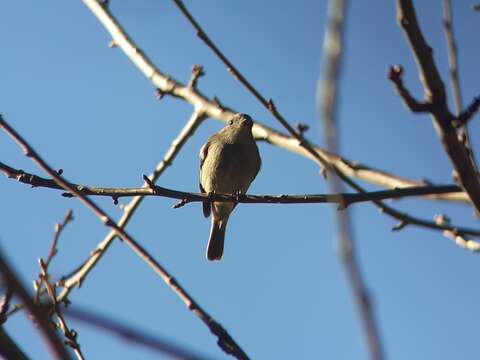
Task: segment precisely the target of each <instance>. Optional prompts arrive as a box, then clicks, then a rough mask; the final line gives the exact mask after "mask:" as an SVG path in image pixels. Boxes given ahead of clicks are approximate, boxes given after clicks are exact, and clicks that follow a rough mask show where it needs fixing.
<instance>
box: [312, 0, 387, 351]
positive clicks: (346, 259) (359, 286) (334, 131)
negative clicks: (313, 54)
mask: <svg viewBox="0 0 480 360" xmlns="http://www.w3.org/2000/svg"><path fill="white" fill-rule="evenodd" d="M345 12H346V1H344V0H331V1H329V3H328V21H327V26H326V31H325V39H324V41H323V43H324V48H323V52H324V61H323V63H324V64H325V65H324V70H323V79H322V80H319V82H318V94H319V98H318V100H317V101H318V104H319V108H320V111H321V115H322V118H323V122H322V123H323V125H324V134H325V140H326V144H327V148H328V150H330V151H333V152H337V151H338V150H339V149H338V145H337V136H338V131H339V129H338V127H337V126H336V121H337V120H336V107H337V98H338V93H339V91H338V87H339V80H338V79H339V75H340V66H341V60H342V57H341V55H342V49H343V29H344V26H345V21H344V17H345ZM328 181H329V184H330V188H331V189H332V191H333V192H335V193H340V192H341V191H342V183H341V181H340V179H339V178H338V177H337V176H329V177H328ZM336 220H337V221H336V222H337V241H338V245H339V249H340V255H341V260H342V262H343V265H344V267H345V271H346V273H347V278H348V280H349V284H350V288H351V290H352V295H353V298H354V300H355V302H356V304H357V308H358V311H359V314H360V317H361V321H362V326H363V331H364V335H365V340H366V342H367V345H368V349H369V352H370V358H371V359H372V360H381V359H383V350H382V343H381V341H380V333H379V330H378V325H377V321H376V320H375V314H374V312H373V308H372V302H371V299H370V295H369V293H368V290H367V285H366V283H365V280H364V279H363V275H362V271H361V269H360V265H359V264H358V261H357V255H356V252H355V242H354V237H353V231H352V226H351V222H350V218H349V212H348V211H337V212H336Z"/></svg>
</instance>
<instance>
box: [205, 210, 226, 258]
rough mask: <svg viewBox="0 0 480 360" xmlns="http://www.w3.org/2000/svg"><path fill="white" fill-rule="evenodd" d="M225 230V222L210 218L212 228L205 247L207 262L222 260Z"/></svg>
mask: <svg viewBox="0 0 480 360" xmlns="http://www.w3.org/2000/svg"><path fill="white" fill-rule="evenodd" d="M226 228H227V222H226V221H225V220H223V221H222V220H217V219H213V218H212V228H211V229H210V238H209V239H208V245H207V259H208V260H210V261H212V260H218V261H220V260H222V256H223V243H224V241H225V230H226Z"/></svg>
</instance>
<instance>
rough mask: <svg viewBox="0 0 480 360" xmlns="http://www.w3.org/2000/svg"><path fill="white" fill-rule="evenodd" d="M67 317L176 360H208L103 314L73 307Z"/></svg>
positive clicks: (66, 313) (66, 312) (67, 311)
mask: <svg viewBox="0 0 480 360" xmlns="http://www.w3.org/2000/svg"><path fill="white" fill-rule="evenodd" d="M64 312H65V315H67V316H68V317H71V318H73V319H75V320H78V321H81V322H84V323H86V324H88V325H91V326H94V327H97V328H99V329H101V330H104V331H108V332H110V333H112V334H113V335H116V336H118V337H119V338H120V339H122V341H126V342H130V343H132V344H137V345H141V346H144V347H145V348H148V349H150V350H154V351H157V352H158V353H162V354H165V355H167V356H169V357H172V358H175V359H185V360H187V359H190V360H202V359H206V358H204V357H202V356H199V355H197V354H195V353H193V352H192V351H189V350H186V349H184V348H182V347H180V346H177V345H174V344H172V343H171V342H169V341H167V340H163V339H160V338H158V337H153V336H152V335H149V334H147V333H145V332H143V331H141V330H140V329H134V328H132V327H131V326H128V325H125V324H122V323H120V322H119V321H116V320H114V319H109V318H107V317H105V316H104V315H101V314H95V313H93V312H91V311H85V310H79V309H76V308H75V309H72V308H71V307H69V308H67V309H65V310H64Z"/></svg>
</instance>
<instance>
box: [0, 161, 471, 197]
mask: <svg viewBox="0 0 480 360" xmlns="http://www.w3.org/2000/svg"><path fill="white" fill-rule="evenodd" d="M0 171H3V172H4V173H5V175H6V176H7V177H9V178H14V179H17V180H18V181H20V182H22V183H25V184H29V185H32V187H46V188H50V189H56V190H64V189H63V188H62V187H61V186H59V185H58V184H57V183H56V182H55V181H54V180H52V179H46V178H42V177H39V176H37V175H33V174H30V173H26V172H24V171H23V170H17V169H14V168H12V167H10V166H8V165H6V164H4V163H2V162H0ZM147 179H148V178H147ZM146 181H147V180H146ZM148 181H149V180H148ZM148 181H147V183H148ZM69 184H70V186H72V187H73V188H75V189H76V190H77V191H78V192H80V193H82V194H83V195H88V196H108V197H112V198H113V199H114V200H116V199H119V198H122V197H131V196H160V197H167V198H172V199H179V200H186V203H187V202H199V201H204V200H210V201H220V202H221V201H224V202H237V203H246V204H305V203H337V204H340V200H339V199H340V198H342V199H343V201H345V202H346V206H348V205H350V204H354V203H359V202H366V201H372V200H386V199H399V198H403V197H409V196H424V197H426V196H429V195H441V194H452V193H457V192H461V191H463V190H462V189H461V188H460V187H459V186H457V185H424V186H411V187H406V188H396V189H392V190H380V191H372V192H366V193H343V194H305V195H249V194H240V195H228V194H210V195H208V194H201V193H192V192H185V191H178V190H173V189H168V188H165V187H161V186H156V185H153V184H148V186H143V187H140V188H110V187H108V188H102V187H96V186H87V185H79V184H76V183H69ZM62 196H64V197H74V195H73V194H71V193H63V194H62Z"/></svg>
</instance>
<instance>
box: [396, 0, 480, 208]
mask: <svg viewBox="0 0 480 360" xmlns="http://www.w3.org/2000/svg"><path fill="white" fill-rule="evenodd" d="M397 19H398V23H399V25H400V26H401V27H402V28H403V31H404V33H405V36H406V38H407V40H408V41H409V44H410V48H411V49H412V51H413V54H414V57H415V60H416V62H417V68H418V71H419V73H420V79H421V81H422V84H423V88H424V93H425V101H426V102H427V103H429V104H430V105H431V107H432V108H431V109H430V110H429V112H430V114H431V117H432V119H433V122H434V124H435V126H434V127H435V130H436V132H437V135H438V137H439V138H440V141H441V142H442V145H443V147H444V150H445V152H446V153H447V155H448V157H449V158H450V162H451V163H452V165H453V167H454V169H455V172H456V178H457V179H458V182H459V184H460V185H461V186H462V188H463V189H465V191H466V192H467V193H468V196H469V197H470V200H471V202H472V204H473V205H474V207H475V209H476V211H477V213H480V179H479V176H478V173H477V171H476V165H475V164H473V163H472V161H471V158H470V156H469V151H468V149H467V148H466V147H465V145H464V144H463V143H462V142H461V141H459V139H458V136H457V131H456V130H455V128H454V119H455V117H454V116H453V115H452V114H451V112H450V110H449V109H448V105H447V98H446V92H445V86H444V84H443V81H442V79H441V77H440V74H439V72H438V69H437V66H436V65H435V61H434V59H433V55H432V49H431V47H430V46H429V45H428V44H427V42H426V41H425V38H424V37H423V33H422V32H421V30H420V26H419V25H418V21H417V16H416V14H415V9H414V7H413V3H412V1H411V0H397ZM399 76H401V74H399Z"/></svg>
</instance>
